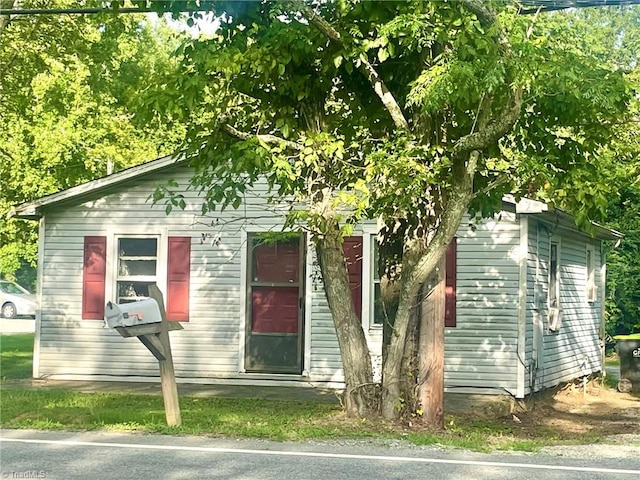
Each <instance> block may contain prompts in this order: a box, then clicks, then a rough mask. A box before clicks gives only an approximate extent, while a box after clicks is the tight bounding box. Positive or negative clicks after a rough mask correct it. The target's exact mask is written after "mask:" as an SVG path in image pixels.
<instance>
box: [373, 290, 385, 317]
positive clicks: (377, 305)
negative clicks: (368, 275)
mask: <svg viewBox="0 0 640 480" xmlns="http://www.w3.org/2000/svg"><path fill="white" fill-rule="evenodd" d="M384 318H385V316H384V306H383V304H382V294H381V291H380V283H374V285H373V323H374V325H383V324H384Z"/></svg>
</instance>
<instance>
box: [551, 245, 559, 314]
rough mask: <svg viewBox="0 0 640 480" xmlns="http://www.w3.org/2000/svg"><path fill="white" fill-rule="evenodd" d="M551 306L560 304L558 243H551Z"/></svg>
mask: <svg viewBox="0 0 640 480" xmlns="http://www.w3.org/2000/svg"><path fill="white" fill-rule="evenodd" d="M549 257H550V258H549V306H550V307H557V306H558V245H556V244H555V243H552V244H551V252H550V255H549Z"/></svg>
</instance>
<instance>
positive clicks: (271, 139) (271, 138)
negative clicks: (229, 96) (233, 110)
mask: <svg viewBox="0 0 640 480" xmlns="http://www.w3.org/2000/svg"><path fill="white" fill-rule="evenodd" d="M220 128H222V130H224V131H225V132H227V133H228V134H229V135H231V136H232V137H236V138H239V139H241V140H251V139H253V138H256V139H258V140H260V141H262V142H264V143H269V144H272V145H284V146H285V147H287V148H290V149H292V150H297V151H301V150H303V149H304V146H303V145H300V144H299V143H296V142H292V141H290V140H285V139H284V138H280V137H277V136H276V135H271V134H259V133H255V134H254V133H247V132H242V131H240V130H238V129H237V128H235V127H233V126H231V125H229V124H228V123H223V124H222V125H221V126H220Z"/></svg>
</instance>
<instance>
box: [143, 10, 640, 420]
mask: <svg viewBox="0 0 640 480" xmlns="http://www.w3.org/2000/svg"><path fill="white" fill-rule="evenodd" d="M213 3H214V4H215V8H216V12H217V13H218V14H219V15H220V16H221V18H222V20H223V21H222V23H221V27H220V29H219V30H218V32H216V35H215V36H214V38H212V39H208V40H192V41H189V42H187V43H186V44H185V45H184V47H183V50H182V54H183V55H184V60H183V62H182V63H181V66H180V68H179V69H178V70H177V71H176V72H172V73H171V74H170V75H169V78H168V79H166V80H163V81H162V82H160V83H161V84H162V85H163V86H164V87H163V89H162V90H161V91H160V92H158V94H157V95H156V96H155V100H154V102H157V103H153V104H151V107H152V109H153V110H154V111H158V107H159V105H160V104H162V105H165V106H170V107H169V108H168V109H165V110H164V113H165V114H167V115H170V117H171V118H173V119H178V121H180V122H184V123H185V125H186V126H187V135H186V137H185V138H186V141H185V148H186V149H187V150H188V151H191V152H193V153H194V154H196V153H197V155H196V156H194V162H193V164H194V166H195V167H196V169H197V173H196V175H195V176H194V178H193V181H192V184H193V187H194V188H196V189H198V190H200V191H201V192H203V194H204V199H205V201H204V203H203V206H202V208H203V213H206V212H207V211H210V210H212V209H218V208H225V207H229V206H231V207H237V206H238V205H239V204H240V202H241V200H242V197H243V195H244V193H245V191H246V189H247V188H248V186H250V185H251V184H253V183H254V182H256V181H257V180H258V179H261V178H266V179H267V181H268V183H269V185H270V186H271V187H272V189H273V190H272V195H273V196H274V198H277V199H281V198H282V197H283V196H288V197H289V198H292V199H293V200H295V201H296V202H295V205H296V208H292V210H291V211H290V215H289V221H290V224H291V225H294V224H296V223H304V224H305V225H306V227H307V228H309V229H310V231H311V232H312V236H313V237H314V239H315V240H316V248H317V250H318V253H319V257H320V266H321V269H325V268H326V271H323V280H324V282H325V287H327V283H328V282H332V281H333V280H335V278H337V277H338V276H340V275H341V274H340V275H339V268H329V265H327V262H329V259H330V258H333V259H334V260H335V258H334V257H332V256H331V255H327V256H326V257H325V256H323V252H324V253H326V252H329V251H337V247H339V245H340V243H341V240H340V238H339V235H338V236H337V239H335V240H334V237H336V235H337V231H336V228H338V229H339V230H340V232H342V233H343V234H344V233H348V232H349V231H350V225H351V224H353V223H355V222H357V221H358V220H360V219H362V218H381V219H382V221H383V223H384V227H383V230H382V232H381V237H380V239H381V241H382V243H383V246H387V247H388V248H387V249H386V255H385V254H384V252H385V249H384V248H383V249H381V251H382V252H383V257H384V258H383V259H382V260H383V261H382V262H381V264H382V265H386V267H387V268H386V270H385V272H384V273H386V275H387V277H388V279H389V284H392V285H395V286H394V287H393V288H394V291H395V292H396V296H397V298H396V300H395V302H396V304H397V307H396V311H395V313H392V314H391V315H390V316H389V318H388V323H389V324H390V326H391V329H390V332H391V335H390V339H389V344H388V350H387V355H386V360H385V366H384V369H383V370H384V371H383V385H382V393H383V398H382V403H383V409H382V411H383V414H384V415H385V416H388V417H391V416H394V415H395V414H396V413H397V405H398V402H399V398H400V395H401V393H400V387H399V384H400V383H402V378H407V377H406V376H403V375H402V374H401V370H402V360H403V356H404V355H405V354H406V348H407V345H408V343H407V340H408V338H409V337H410V335H411V332H412V330H413V329H414V328H415V322H414V320H412V317H411V311H412V307H413V305H414V304H415V302H416V296H417V295H418V292H419V290H420V287H421V285H422V284H423V283H424V281H425V280H426V278H427V277H428V275H429V274H430V272H431V271H433V269H434V268H435V266H436V264H437V262H438V261H439V259H440V258H442V255H443V254H444V250H445V248H446V245H447V244H448V242H449V241H450V240H451V238H452V237H453V235H454V233H455V230H456V229H457V227H458V225H459V223H460V220H461V219H462V216H463V214H464V213H465V212H467V211H470V213H471V216H472V217H473V216H475V215H478V216H488V215H491V214H493V213H495V212H497V211H498V210H499V209H500V207H501V199H502V196H503V194H504V193H507V192H510V193H513V194H515V195H516V196H520V195H524V194H527V195H529V196H533V197H537V198H543V199H548V200H550V201H553V202H555V203H557V204H558V205H561V206H563V207H564V208H567V209H569V210H571V211H572V212H573V213H574V214H575V215H576V217H577V219H578V221H579V222H580V223H582V224H587V223H588V220H591V219H600V218H602V215H603V214H604V213H605V211H606V208H607V203H608V202H607V199H608V198H609V194H610V193H611V192H612V191H613V190H614V189H615V184H614V183H611V182H602V181H601V180H600V178H599V177H598V176H597V175H599V174H601V173H602V174H609V175H611V172H610V171H607V170H606V167H605V166H604V164H603V163H602V162H600V161H599V158H600V156H601V154H602V151H603V149H604V148H605V146H606V145H607V144H608V143H609V142H610V141H611V139H612V136H613V135H614V133H615V128H616V126H617V125H619V124H620V123H622V122H625V121H626V119H627V117H628V115H629V111H628V106H629V103H630V102H631V100H632V96H633V95H632V89H631V86H630V83H629V81H628V78H627V74H626V71H625V69H624V68H623V67H622V66H621V65H619V64H618V63H616V61H615V60H616V59H615V56H609V57H605V56H604V55H602V52H603V50H604V49H605V48H606V47H605V46H600V47H598V48H593V47H594V45H595V44H598V45H601V43H602V42H600V41H601V40H603V38H604V34H603V33H601V32H600V31H599V30H597V29H596V30H594V31H590V30H589V29H588V28H587V24H588V22H586V23H585V22H584V21H581V20H580V17H579V16H575V17H572V16H571V15H564V14H552V15H543V14H540V15H531V16H521V15H519V11H518V9H517V7H516V6H514V5H510V4H505V3H504V2H496V3H485V2H475V1H472V0H469V1H467V0H458V1H452V2H422V1H419V2H359V1H347V0H341V1H336V2H310V3H306V2H213ZM598 35H601V36H602V37H603V38H598ZM606 39H607V41H609V42H610V41H611V39H610V38H608V37H607V38H606ZM599 42H600V43H599ZM162 193H164V194H167V193H168V194H169V195H171V193H172V192H171V190H170V189H168V190H166V191H165V192H161V194H159V195H158V197H157V199H160V198H161V197H162ZM174 194H175V195H178V196H179V192H174ZM170 202H173V203H174V204H176V205H181V203H180V199H179V198H178V199H176V197H175V196H173V197H172V198H171V200H170ZM300 205H303V207H304V208H300ZM335 261H337V262H339V261H338V260H335ZM342 262H343V263H344V260H342ZM329 272H331V275H329ZM342 273H344V272H342ZM329 291H334V290H332V289H331V288H328V300H329V304H330V306H332V305H338V304H341V301H344V302H346V303H350V302H349V299H348V298H343V299H341V301H336V300H332V299H331V294H330V293H329ZM335 291H336V292H337V291H339V289H338V288H336V289H335ZM332 312H333V315H334V321H335V322H336V328H337V332H338V333H339V332H340V331H341V329H342V330H345V329H347V325H349V328H353V329H357V322H353V315H352V312H349V311H344V312H337V311H336V310H334V309H333V308H332ZM339 336H340V333H339ZM362 338H363V336H362V335H358V336H357V338H356V337H353V338H350V339H345V340H344V342H343V343H341V349H342V352H343V361H346V360H345V357H344V354H345V350H346V349H347V348H355V347H354V345H355V344H357V343H358V342H360V341H362ZM339 342H342V341H341V340H340V338H339ZM347 344H348V347H347ZM364 351H365V352H366V345H365V347H364ZM363 356H365V357H366V354H363ZM347 360H348V359H347ZM361 361H362V362H364V361H366V358H365V359H362V360H361ZM355 363H357V362H355ZM361 366H362V365H361ZM348 370H349V365H348V364H345V372H347V373H346V374H347V384H348V387H347V388H348V390H349V389H350V388H351V387H350V386H349V382H350V381H351V380H353V382H355V383H356V384H360V385H366V384H367V383H368V378H369V377H368V375H369V373H367V372H366V369H365V368H364V367H363V366H362V368H361V369H360V370H361V372H364V373H363V375H362V376H357V375H356V376H355V377H354V378H352V379H350V378H349V377H348ZM356 370H357V369H356ZM409 373H411V372H409ZM356 377H357V380H356ZM354 388H358V387H357V386H356V387H354ZM349 391H351V390H349ZM356 403H358V402H356ZM360 403H361V402H360Z"/></svg>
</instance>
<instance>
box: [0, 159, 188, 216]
mask: <svg viewBox="0 0 640 480" xmlns="http://www.w3.org/2000/svg"><path fill="white" fill-rule="evenodd" d="M185 160H186V158H185V157H184V156H183V155H178V156H172V155H169V156H166V157H161V158H157V159H155V160H152V161H150V162H146V163H141V164H140V165H136V166H133V167H130V168H127V169H125V170H121V171H120V172H117V173H114V174H111V175H108V176H106V177H101V178H98V179H96V180H91V181H89V182H86V183H82V184H80V185H76V186H75V187H71V188H68V189H66V190H63V191H61V192H57V193H52V194H51V195H47V196H44V197H40V198H38V199H37V200H32V201H31V202H25V203H22V204H20V205H16V206H15V207H14V208H13V209H12V210H11V211H10V212H9V214H8V216H9V217H17V218H24V219H28V220H37V219H39V218H40V217H42V208H44V207H48V206H51V205H55V204H57V203H60V202H64V201H68V200H72V199H74V198H80V197H84V196H86V195H90V194H92V193H96V192H99V191H101V190H105V189H108V188H109V187H111V186H112V185H115V184H118V183H121V182H125V181H127V180H133V179H135V178H138V177H141V176H143V175H147V174H149V173H153V172H156V171H158V170H161V169H164V168H167V167H170V166H173V165H176V164H178V163H181V162H184V161H185Z"/></svg>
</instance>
